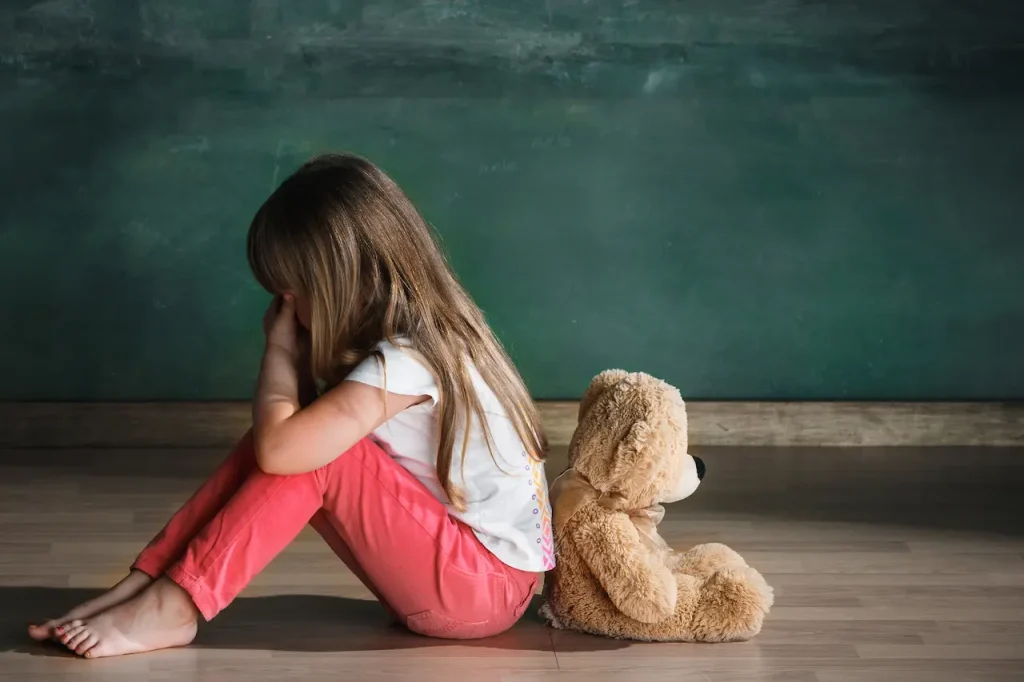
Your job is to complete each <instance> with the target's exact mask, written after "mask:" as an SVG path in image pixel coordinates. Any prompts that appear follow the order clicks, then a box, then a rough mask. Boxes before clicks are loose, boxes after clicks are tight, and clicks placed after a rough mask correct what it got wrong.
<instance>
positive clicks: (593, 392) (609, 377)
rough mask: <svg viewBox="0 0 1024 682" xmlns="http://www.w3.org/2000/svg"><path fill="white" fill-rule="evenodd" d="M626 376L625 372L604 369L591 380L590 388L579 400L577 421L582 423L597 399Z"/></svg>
mask: <svg viewBox="0 0 1024 682" xmlns="http://www.w3.org/2000/svg"><path fill="white" fill-rule="evenodd" d="M627 376H629V372H627V371H625V370H621V369H606V370H605V371H603V372H601V373H600V374H598V375H597V376H596V377H594V378H593V379H591V381H590V386H588V387H587V392H586V393H584V394H583V398H582V399H581V400H580V410H579V414H578V415H577V421H583V418H584V417H586V416H587V412H589V411H590V408H591V407H593V405H594V403H595V402H597V399H598V398H600V397H601V396H602V395H603V394H604V393H605V392H606V391H607V390H608V389H610V388H611V387H613V386H615V384H617V383H619V382H620V381H622V380H623V379H625V378H626V377H627Z"/></svg>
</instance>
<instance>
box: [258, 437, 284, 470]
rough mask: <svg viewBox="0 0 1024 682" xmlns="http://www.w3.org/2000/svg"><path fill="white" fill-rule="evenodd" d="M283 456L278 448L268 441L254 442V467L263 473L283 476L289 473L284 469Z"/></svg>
mask: <svg viewBox="0 0 1024 682" xmlns="http://www.w3.org/2000/svg"><path fill="white" fill-rule="evenodd" d="M285 461H286V460H285V458H284V457H282V456H281V453H280V449H279V448H275V447H273V446H272V445H271V444H269V443H265V442H264V443H259V442H257V444H256V467H257V468H258V469H259V470H260V471H262V472H263V473H265V474H271V475H274V476H284V475H285V474H288V473H291V472H289V471H286V470H285V467H284V463H285Z"/></svg>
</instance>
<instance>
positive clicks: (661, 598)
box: [576, 513, 677, 623]
mask: <svg viewBox="0 0 1024 682" xmlns="http://www.w3.org/2000/svg"><path fill="white" fill-rule="evenodd" d="M576 544H577V546H578V547H579V550H580V555H581V557H582V558H583V560H584V562H586V564H587V567H588V568H589V569H590V572H591V573H593V575H594V577H595V578H596V579H597V580H598V582H599V583H600V584H601V587H602V588H603V589H604V591H605V593H606V594H607V595H608V598H609V599H610V600H611V602H612V604H614V605H615V608H617V609H618V610H619V611H621V612H622V613H623V614H624V615H626V616H628V617H630V618H632V619H633V620H637V621H640V622H641V623H660V622H661V621H663V620H665V619H667V618H669V617H671V616H672V614H673V613H674V612H675V608H676V592H677V585H676V579H675V576H674V575H672V572H671V571H670V570H669V568H668V566H666V565H665V564H664V562H662V561H659V560H658V557H656V556H654V555H652V554H651V553H650V552H648V551H647V550H646V549H645V548H644V546H643V544H642V543H641V542H640V537H639V534H638V533H637V530H636V527H634V526H633V524H632V523H631V522H630V521H629V518H628V517H627V516H626V515H625V514H616V513H610V514H607V515H603V516H601V517H598V518H597V519H595V520H592V521H590V522H588V523H587V524H585V525H583V526H581V527H579V528H578V529H577V532H576Z"/></svg>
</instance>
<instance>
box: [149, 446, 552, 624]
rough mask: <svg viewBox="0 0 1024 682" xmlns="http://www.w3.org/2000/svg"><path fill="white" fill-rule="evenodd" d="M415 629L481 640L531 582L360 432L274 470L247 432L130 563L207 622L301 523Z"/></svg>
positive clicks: (522, 601)
mask: <svg viewBox="0 0 1024 682" xmlns="http://www.w3.org/2000/svg"><path fill="white" fill-rule="evenodd" d="M307 523H309V524H311V525H312V526H313V528H314V529H315V530H316V531H317V532H318V533H319V534H320V535H321V537H323V538H324V540H326V541H327V544H328V545H330V547H331V549H333V550H334V552H335V554H337V555H338V557H339V558H341V560H342V561H344V562H345V564H346V565H347V566H348V567H349V569H351V570H352V572H353V573H355V574H356V576H358V577H359V579H360V580H362V581H363V583H364V584H365V585H366V586H367V587H368V588H369V589H370V590H371V591H372V592H373V593H374V595H376V597H377V599H379V600H380V601H381V602H382V603H383V604H384V605H385V607H387V608H388V609H389V610H390V611H391V612H392V614H393V615H395V616H396V617H397V618H398V619H399V620H400V621H401V622H402V623H403V624H404V625H406V626H407V627H408V628H409V629H410V630H412V631H413V632H417V633H419V634H422V635H427V636H431V637H444V638H448V639H475V638H480V637H489V636H491V635H495V634H498V633H500V632H503V631H505V630H507V629H508V628H510V627H511V626H512V625H513V624H514V623H515V622H516V621H517V620H519V618H520V617H521V616H522V615H523V612H524V611H525V610H526V608H527V606H528V605H529V603H530V598H531V597H532V595H533V592H534V589H535V588H536V586H537V583H538V581H539V579H540V576H539V574H537V573H528V572H525V571H520V570H517V569H514V568H510V567H509V566H507V565H505V564H504V563H502V562H501V561H500V560H498V559H497V558H496V557H495V556H494V555H493V554H491V553H490V552H489V551H488V550H487V549H486V548H485V547H484V546H483V545H482V544H480V541H479V540H478V539H477V538H476V536H475V535H474V534H473V532H472V531H471V530H470V529H469V528H468V527H467V526H465V525H464V524H462V523H460V522H458V521H456V520H455V519H453V518H452V517H451V516H449V515H448V511H447V509H446V508H445V506H444V505H443V504H442V503H441V502H439V501H438V500H437V498H435V497H434V496H433V495H432V494H431V493H430V492H429V491H428V490H427V489H426V488H424V487H423V485H422V484H421V483H420V482H419V481H417V480H416V479H415V478H413V476H412V475H411V474H410V473H409V472H408V471H406V470H405V469H403V468H402V466H401V465H399V464H398V463H397V462H395V460H393V459H392V458H391V457H389V456H388V455H387V453H385V452H384V451H383V450H382V449H381V448H380V447H379V446H377V445H376V444H375V443H373V442H372V441H370V440H368V439H364V440H363V441H361V442H359V443H358V444H356V446H355V447H353V448H352V449H351V450H349V451H348V452H346V453H344V454H342V455H341V456H340V457H338V458H337V459H335V460H334V461H333V462H331V463H330V464H328V465H327V466H325V467H322V468H320V469H317V470H316V471H311V472H309V473H307V474H298V475H293V476H274V475H271V474H265V473H263V472H262V471H260V470H259V469H258V468H257V466H256V455H255V452H254V450H253V442H252V433H251V432H250V433H248V434H246V436H245V437H244V438H243V439H242V440H241V442H240V443H239V444H238V446H237V447H236V448H235V450H234V452H232V453H231V455H230V456H229V457H228V458H227V460H225V461H224V463H223V464H221V465H220V467H219V468H218V469H217V471H216V472H215V473H214V474H213V476H211V477H210V478H209V479H208V480H207V481H206V483H204V484H203V485H202V487H201V488H199V490H198V491H196V493H195V494H194V495H193V496H192V497H191V499H189V500H188V502H186V503H185V505H184V506H183V507H182V508H181V509H180V510H179V511H178V512H177V513H176V514H175V515H174V516H173V517H171V520H170V521H169V522H168V523H167V525H166V526H165V527H164V528H163V530H161V531H160V533H158V534H157V536H156V537H155V538H154V539H153V541H152V542H150V544H149V545H148V546H147V547H146V549H144V550H143V551H142V553H141V554H140V555H139V557H138V559H136V561H135V563H134V564H133V566H132V567H133V568H135V569H137V570H139V571H142V572H143V573H146V574H147V575H149V576H151V577H153V578H158V577H160V576H162V575H165V574H166V575H167V577H169V578H170V579H171V580H173V581H174V582H175V583H177V584H178V585H180V586H181V587H182V588H183V589H184V590H185V591H186V592H188V593H189V595H191V596H192V600H193V601H194V602H195V604H196V607H197V608H198V609H199V611H200V612H201V613H202V615H203V617H204V618H205V619H207V620H209V619H211V618H213V617H214V616H215V615H216V614H217V613H219V612H220V611H221V609H223V608H224V607H226V606H227V605H228V604H230V603H231V601H232V600H233V599H234V598H235V597H236V596H238V594H239V593H240V592H241V591H242V590H243V589H244V588H245V586H246V585H247V584H248V583H249V581H250V580H252V578H253V577H255V576H256V574H258V573H259V572H260V571H261V570H262V569H263V568H264V567H265V566H266V565H267V564H268V563H270V560H271V559H273V558H274V557H275V556H276V555H277V554H278V553H280V552H281V550H283V549H284V548H285V547H286V546H287V545H288V543H289V542H291V541H292V540H293V539H294V538H295V536H297V535H298V534H299V532H300V531H301V530H302V528H303V527H304V526H305V525H306V524H307Z"/></svg>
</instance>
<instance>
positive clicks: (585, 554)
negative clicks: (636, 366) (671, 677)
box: [541, 370, 773, 642]
mask: <svg viewBox="0 0 1024 682" xmlns="http://www.w3.org/2000/svg"><path fill="white" fill-rule="evenodd" d="M687 440H688V438H687V421H686V405H685V403H684V402H683V399H682V397H681V396H680V394H679V391H678V390H677V389H676V388H674V387H672V386H670V385H669V384H667V383H665V382H663V381H661V380H659V379H656V378H655V377H653V376H650V375H648V374H644V373H627V372H625V371H622V370H608V371H605V372H602V373H601V374H599V375H597V376H596V377H595V378H594V379H593V381H592V382H591V383H590V386H589V387H588V388H587V391H586V393H585V394H584V396H583V399H582V401H581V403H580V407H579V416H578V423H577V426H576V431H575V432H574V434H573V437H572V440H571V443H570V446H569V468H568V469H567V470H566V471H565V473H563V474H562V475H561V476H559V477H558V478H557V479H555V481H554V482H553V483H552V485H551V488H550V500H551V507H552V516H553V525H554V535H555V537H554V540H555V551H556V567H555V569H553V570H552V571H551V572H549V573H548V576H547V580H546V586H545V590H544V604H543V606H542V607H541V616H542V617H543V618H544V619H545V620H546V621H547V622H548V623H549V624H550V625H551V626H553V627H555V628H559V629H566V630H576V631H580V632H587V633H590V634H595V635H604V636H607V637H614V638H617V639H629V640H641V641H649V642H729V641H742V640H746V639H750V638H751V637H753V636H754V635H756V634H757V633H758V632H760V630H761V625H762V623H763V621H764V618H765V616H766V615H767V613H768V611H769V609H770V608H771V605H772V601H773V593H772V589H771V587H769V585H768V583H767V582H765V579H764V578H763V577H762V576H761V574H760V573H758V572H757V571H756V570H755V569H753V568H751V567H750V566H748V565H747V564H746V562H745V561H744V560H743V558H742V557H740V555H739V554H737V553H736V552H734V551H733V550H731V549H729V548H728V547H726V546H725V545H722V544H718V543H712V544H704V545H697V546H696V547H693V548H692V549H690V550H689V551H686V552H682V553H676V552H674V551H673V550H672V549H670V548H669V547H668V545H667V544H666V543H665V541H664V540H663V539H662V538H661V536H660V535H658V530H657V525H658V523H659V522H660V521H661V519H662V517H663V516H664V513H665V512H664V508H663V507H662V506H661V503H670V502H676V501H679V500H682V499H684V498H686V497H688V496H690V495H691V494H692V493H693V492H694V491H696V489H697V487H698V486H699V485H700V483H701V480H702V479H703V478H704V474H705V471H706V467H705V464H704V462H703V461H702V460H701V459H700V458H699V457H696V456H693V455H690V454H689V453H688V452H687V445H688V444H687Z"/></svg>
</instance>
